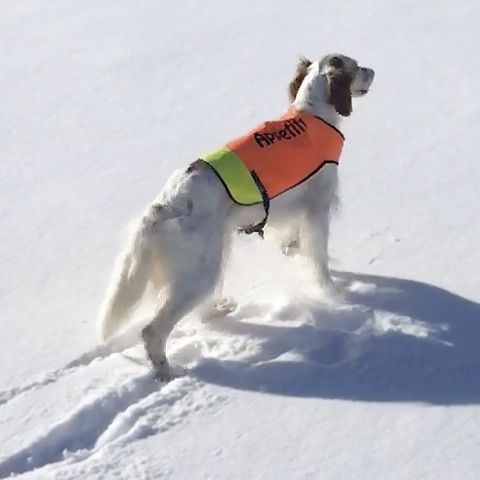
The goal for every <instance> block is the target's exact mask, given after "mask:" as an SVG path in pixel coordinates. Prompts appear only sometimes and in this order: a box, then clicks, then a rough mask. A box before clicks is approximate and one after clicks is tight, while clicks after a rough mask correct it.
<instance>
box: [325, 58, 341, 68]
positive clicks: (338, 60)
mask: <svg viewBox="0 0 480 480" xmlns="http://www.w3.org/2000/svg"><path fill="white" fill-rule="evenodd" d="M328 63H329V64H330V66H331V67H333V68H342V67H343V60H342V59H341V58H340V57H332V58H331V59H330V61H329V62H328Z"/></svg>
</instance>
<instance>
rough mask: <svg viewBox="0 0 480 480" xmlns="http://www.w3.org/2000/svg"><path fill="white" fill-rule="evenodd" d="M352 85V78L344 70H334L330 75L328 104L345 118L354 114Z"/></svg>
mask: <svg viewBox="0 0 480 480" xmlns="http://www.w3.org/2000/svg"><path fill="white" fill-rule="evenodd" d="M351 83H352V77H351V76H350V75H348V74H346V73H345V71H344V70H343V68H334V69H332V71H331V72H330V73H329V74H328V84H329V98H328V103H330V104H331V105H333V106H334V107H335V110H336V111H337V112H338V113H339V114H340V115H342V116H343V117H348V116H349V115H350V114H351V113H352V92H351V90H350V85H351Z"/></svg>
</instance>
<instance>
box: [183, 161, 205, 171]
mask: <svg viewBox="0 0 480 480" xmlns="http://www.w3.org/2000/svg"><path fill="white" fill-rule="evenodd" d="M206 166H207V164H206V163H205V162H204V161H203V160H201V159H198V160H195V161H194V162H193V163H191V164H190V165H189V167H188V168H187V170H186V173H192V172H197V171H199V170H203V169H204V168H205V167H206Z"/></svg>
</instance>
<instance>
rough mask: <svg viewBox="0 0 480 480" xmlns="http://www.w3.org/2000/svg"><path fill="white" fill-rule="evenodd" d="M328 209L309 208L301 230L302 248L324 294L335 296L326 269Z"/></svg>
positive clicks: (328, 228)
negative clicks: (310, 262)
mask: <svg viewBox="0 0 480 480" xmlns="http://www.w3.org/2000/svg"><path fill="white" fill-rule="evenodd" d="M329 234H330V209H329V208H325V207H323V208H321V207H318V206H310V207H309V208H308V210H307V214H306V216H305V223H304V225H303V228H302V244H303V245H302V247H303V248H304V252H305V255H306V256H307V257H308V258H309V259H310V260H311V261H312V264H313V267H314V272H315V276H316V280H317V282H318V285H319V286H320V288H321V289H322V291H323V292H324V293H326V294H327V295H328V296H336V290H335V285H334V283H333V280H332V277H331V275H330V270H329V268H328V239H329Z"/></svg>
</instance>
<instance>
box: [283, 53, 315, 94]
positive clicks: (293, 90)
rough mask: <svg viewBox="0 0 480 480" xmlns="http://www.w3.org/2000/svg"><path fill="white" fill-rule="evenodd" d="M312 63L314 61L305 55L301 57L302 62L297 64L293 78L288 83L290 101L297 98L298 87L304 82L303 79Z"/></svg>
mask: <svg viewBox="0 0 480 480" xmlns="http://www.w3.org/2000/svg"><path fill="white" fill-rule="evenodd" d="M311 64H312V61H311V60H309V59H308V58H305V57H300V62H299V64H298V65H297V70H296V72H295V76H294V77H293V80H292V81H291V82H290V83H289V84H288V98H289V99H290V102H293V101H294V100H295V97H296V96H297V93H298V89H299V88H300V85H301V84H302V82H303V79H304V78H305V77H306V76H307V73H308V67H309V66H310V65H311Z"/></svg>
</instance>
